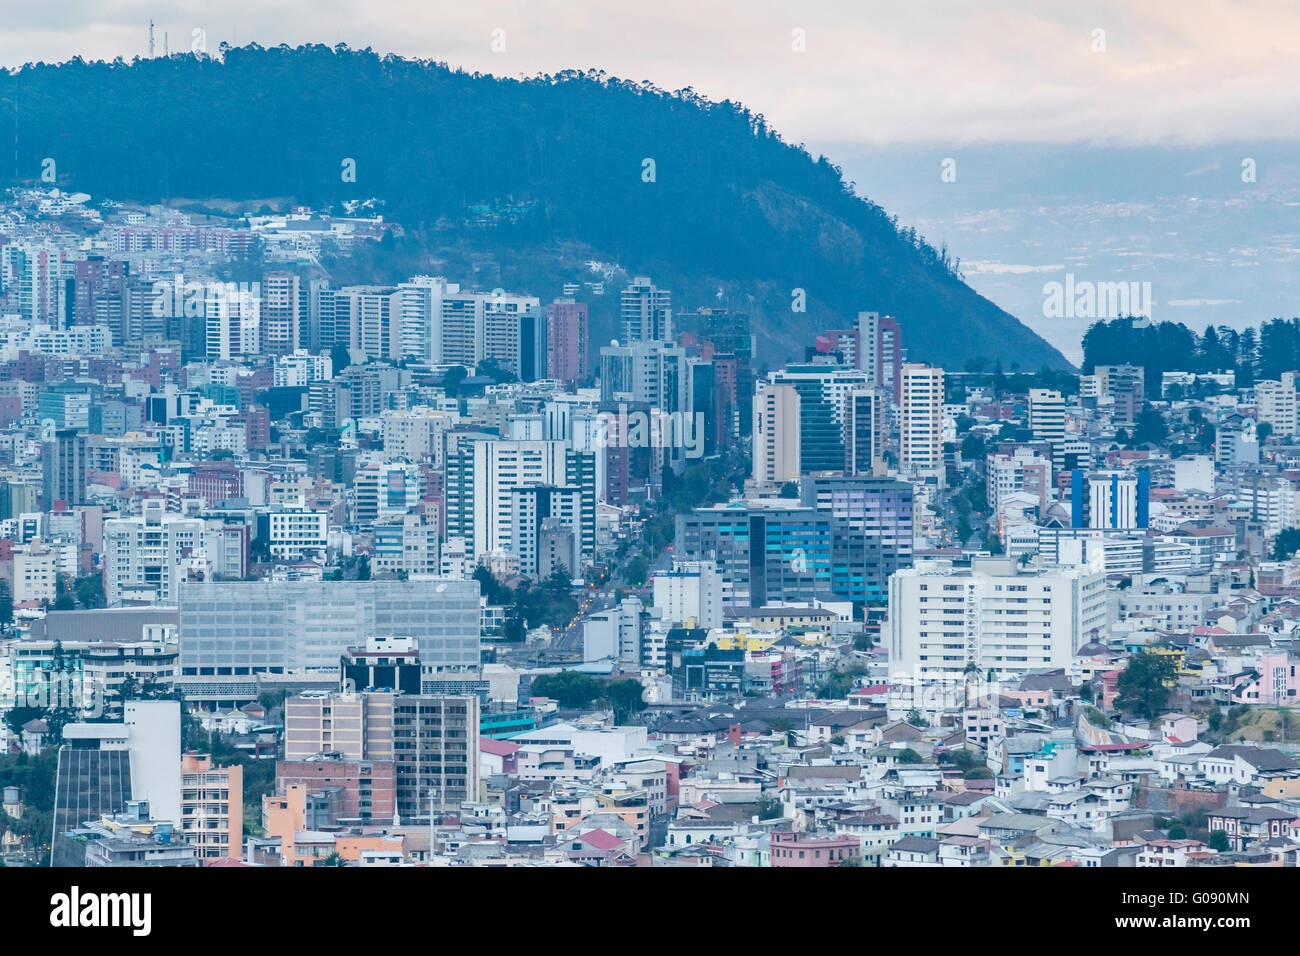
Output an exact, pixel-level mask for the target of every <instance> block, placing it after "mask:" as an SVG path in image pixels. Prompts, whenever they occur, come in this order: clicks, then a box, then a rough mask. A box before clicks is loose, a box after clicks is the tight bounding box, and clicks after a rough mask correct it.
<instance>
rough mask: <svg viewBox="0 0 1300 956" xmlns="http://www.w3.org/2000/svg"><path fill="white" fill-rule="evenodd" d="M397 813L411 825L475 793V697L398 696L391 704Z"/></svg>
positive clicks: (477, 711) (477, 720) (476, 745)
mask: <svg viewBox="0 0 1300 956" xmlns="http://www.w3.org/2000/svg"><path fill="white" fill-rule="evenodd" d="M393 749H394V757H395V761H396V764H397V811H398V813H399V814H400V815H401V819H402V820H403V821H406V822H409V823H415V822H419V821H421V820H424V821H427V820H428V819H429V815H430V813H431V812H432V813H435V814H436V813H438V812H440V811H442V810H446V809H448V808H458V807H460V805H461V804H462V803H465V802H469V801H474V800H477V799H478V796H479V699H478V697H475V696H473V695H463V696H462V695H447V696H443V695H437V694H427V695H412V696H407V695H405V694H403V695H401V696H398V697H397V698H396V699H395V700H394V704H393Z"/></svg>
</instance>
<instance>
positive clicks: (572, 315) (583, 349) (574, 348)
mask: <svg viewBox="0 0 1300 956" xmlns="http://www.w3.org/2000/svg"><path fill="white" fill-rule="evenodd" d="M587 367H588V366H587V303H585V302H574V301H573V300H572V299H557V300H555V301H554V302H552V303H551V304H550V305H548V306H547V307H546V376H547V378H553V379H557V380H559V381H561V382H581V381H584V380H586V378H587Z"/></svg>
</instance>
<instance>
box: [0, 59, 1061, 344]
mask: <svg viewBox="0 0 1300 956" xmlns="http://www.w3.org/2000/svg"><path fill="white" fill-rule="evenodd" d="M8 118H12V124H13V130H14V138H15V159H14V163H13V165H14V168H13V169H12V170H9V173H11V175H12V178H13V180H14V181H16V182H34V181H36V180H37V179H38V178H39V176H40V172H41V169H42V162H43V160H44V159H45V158H46V157H49V158H53V159H54V160H55V162H56V168H57V171H58V182H59V185H61V186H64V187H67V188H73V189H77V190H82V191H85V192H88V193H91V194H92V195H94V196H96V197H107V198H114V199H124V200H128V199H129V200H136V201H150V202H151V201H172V200H176V199H180V198H185V199H190V200H202V199H204V198H205V197H221V198H227V199H235V200H239V199H255V198H259V197H271V196H274V197H292V199H293V200H295V201H297V202H300V203H303V204H306V205H311V206H316V207H328V206H333V205H335V204H337V203H339V202H341V201H344V200H348V199H364V198H370V197H377V198H379V199H382V200H383V201H384V203H385V206H384V210H385V214H386V215H387V216H389V217H390V218H393V219H395V220H397V221H399V222H401V223H403V224H404V225H406V226H408V227H410V228H412V229H413V231H415V232H416V233H418V232H419V230H420V229H421V227H422V225H423V227H427V228H431V227H432V226H433V225H434V224H435V223H438V222H442V223H443V224H444V225H445V224H446V223H447V222H451V223H457V222H460V221H462V220H463V219H464V218H465V217H466V214H467V210H469V209H472V208H474V207H487V208H489V209H491V210H495V211H504V212H505V213H506V215H505V216H504V217H502V220H501V221H502V223H503V224H502V225H500V226H499V228H497V229H496V231H495V232H494V233H493V234H492V235H490V236H488V237H486V239H487V242H486V248H488V249H490V248H491V247H492V245H493V244H494V243H495V244H496V245H497V246H498V247H499V248H500V249H501V250H502V251H503V253H510V254H513V255H518V254H519V252H520V251H521V250H525V249H526V250H528V254H529V256H534V255H545V252H546V250H547V249H548V248H550V247H558V246H560V245H563V246H565V247H566V248H569V249H572V248H573V247H574V245H575V244H577V245H578V246H580V247H581V248H582V249H585V250H590V252H591V255H592V256H593V257H594V258H600V259H602V260H607V261H616V262H619V263H620V264H622V265H623V266H625V267H626V268H627V269H628V270H630V271H634V272H637V273H646V274H650V275H652V276H653V277H654V278H655V281H656V283H657V284H659V285H661V286H664V287H668V288H672V289H674V291H675V292H678V293H679V294H677V295H675V299H674V306H675V307H676V308H677V309H679V310H680V309H688V308H693V307H695V306H697V305H704V304H709V303H707V302H703V301H697V300H696V299H694V298H688V297H687V295H683V294H681V292H679V290H681V291H682V292H686V293H688V294H689V293H694V292H696V291H697V290H702V289H709V290H714V289H716V290H719V291H720V292H721V294H722V298H723V299H724V301H725V302H726V303H727V304H730V305H732V306H733V307H735V308H737V309H746V310H748V311H749V312H750V313H751V314H752V315H753V317H754V331H755V334H756V335H757V336H758V339H759V345H760V356H763V357H765V358H767V359H768V360H770V361H781V360H783V359H786V358H789V357H792V356H795V355H798V354H801V351H802V347H803V346H804V345H806V344H810V342H811V338H812V335H813V334H814V333H815V332H816V331H821V330H823V329H828V328H843V327H845V326H847V325H848V324H849V323H850V322H851V320H852V317H853V316H854V315H856V313H857V312H858V311H862V310H868V309H870V310H876V311H880V312H882V313H889V314H893V315H895V316H897V317H898V318H899V320H900V321H901V323H902V325H903V330H904V344H905V346H906V348H907V350H908V353H909V357H910V358H911V359H912V360H914V361H926V362H932V363H936V364H942V365H944V366H945V367H947V368H950V369H960V368H961V367H962V366H963V364H964V363H965V362H967V361H968V360H971V359H975V358H987V359H1000V360H1001V361H1002V362H1003V363H1004V364H1005V365H1008V366H1010V365H1013V364H1014V365H1018V366H1020V367H1021V368H1026V369H1029V368H1034V369H1036V368H1038V367H1040V366H1043V365H1049V366H1051V367H1053V368H1066V367H1068V364H1067V363H1066V361H1065V359H1064V358H1063V357H1062V356H1061V354H1060V353H1059V352H1058V351H1056V350H1055V349H1054V348H1052V347H1051V346H1049V345H1048V344H1047V343H1046V342H1044V341H1043V340H1042V339H1040V338H1039V337H1038V336H1037V335H1035V334H1034V333H1033V332H1032V331H1030V330H1029V329H1028V328H1026V327H1025V326H1023V325H1021V324H1020V323H1019V322H1018V321H1017V320H1016V319H1015V318H1013V317H1012V316H1010V315H1008V314H1007V313H1005V312H1003V311H1002V310H1001V309H999V308H998V307H997V306H995V305H993V304H992V303H991V302H989V301H988V300H986V299H984V298H982V297H981V296H979V295H977V294H976V293H975V292H974V291H973V290H971V289H970V288H969V287H968V286H966V285H965V283H964V282H962V281H961V279H960V277H959V275H958V274H957V270H956V268H955V266H954V264H953V263H951V262H950V261H949V258H948V256H947V254H946V252H942V251H938V250H935V249H934V248H932V247H931V246H930V245H928V244H927V243H926V242H924V240H922V239H921V238H920V237H918V236H916V234H915V232H914V231H913V230H908V229H903V228H901V227H900V226H899V225H898V223H897V220H896V217H895V218H891V217H890V216H889V215H887V214H886V213H885V211H884V210H882V209H881V208H880V207H879V206H877V205H875V204H874V203H871V202H870V201H867V200H864V199H861V198H859V197H857V196H856V195H855V194H854V191H853V186H852V184H850V183H846V182H845V181H844V179H843V177H842V175H841V173H840V170H839V169H838V168H837V167H836V166H834V165H833V164H832V163H831V162H830V161H829V160H827V159H826V158H824V157H823V158H819V159H814V158H813V157H811V156H810V155H809V154H808V153H807V152H806V151H805V150H803V149H802V148H801V147H797V146H792V145H790V144H787V143H785V142H784V141H783V140H782V139H781V138H780V136H779V135H778V134H777V133H776V132H775V131H774V130H772V128H771V127H770V126H769V125H768V124H767V122H766V121H765V120H764V118H763V117H762V116H761V115H755V114H753V113H750V112H749V111H748V110H746V109H744V108H743V107H742V106H740V105H739V104H736V103H733V102H730V101H724V102H721V103H715V102H711V101H709V100H707V99H704V98H702V97H700V96H697V95H696V94H695V93H694V92H693V91H691V90H689V89H687V90H683V91H678V92H676V93H668V92H665V91H662V90H659V89H656V88H654V87H653V86H651V85H649V84H645V83H643V84H635V83H632V82H629V81H625V80H619V79H614V78H611V77H607V76H606V75H604V74H603V73H595V72H588V73H579V72H576V71H570V72H564V73H560V74H557V75H552V76H540V77H535V78H531V79H525V80H520V79H512V78H495V77H491V76H485V75H479V74H469V73H465V72H461V71H457V70H453V69H450V68H448V67H447V66H445V65H443V64H438V63H433V62H429V61H422V60H408V59H403V58H400V57H396V56H384V57H381V56H378V55H376V54H374V53H372V52H370V51H368V50H366V51H353V50H349V49H348V48H347V47H346V46H343V45H340V46H339V47H336V48H330V47H326V46H323V45H314V46H303V47H298V48H296V49H292V48H289V47H287V46H281V47H276V48H270V49H263V48H261V47H258V46H256V45H250V46H247V47H237V48H225V47H223V50H222V55H221V57H220V58H210V57H206V56H194V55H181V54H176V55H173V56H170V57H165V58H153V59H139V60H136V61H134V62H132V63H126V62H122V61H120V60H119V61H115V62H113V63H104V62H94V63H89V62H84V61H82V60H80V59H74V60H71V61H68V62H66V63H62V64H56V65H49V64H36V65H30V64H29V65H28V66H26V67H23V68H22V69H20V70H16V71H12V72H11V73H8V74H4V73H0V131H3V132H0V136H4V135H5V134H6V132H7V131H5V127H7V126H8V125H9V119H8ZM6 138H7V136H6ZM6 152H7V150H6ZM349 161H350V162H351V163H352V164H354V165H353V166H352V168H354V169H355V181H347V179H348V177H346V176H345V175H343V173H344V172H345V171H346V168H345V164H346V163H348V162H349ZM9 165H10V164H9V163H6V162H4V161H0V171H4V170H5V167H7V166H9ZM443 236H444V240H445V236H446V231H445V230H444V232H443ZM476 242H477V245H478V247H479V248H483V247H484V237H483V236H479V237H477V239H476ZM452 278H464V277H455V276H453V277H452ZM796 290H804V293H805V296H806V313H800V312H796V311H793V310H792V308H791V304H792V302H794V301H796V300H797V299H798V295H797V293H796ZM529 291H532V292H534V294H537V295H541V296H549V295H553V294H555V293H556V292H557V291H558V290H557V289H542V288H537V289H531V290H529Z"/></svg>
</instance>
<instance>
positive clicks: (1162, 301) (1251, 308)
mask: <svg viewBox="0 0 1300 956" xmlns="http://www.w3.org/2000/svg"><path fill="white" fill-rule="evenodd" d="M817 148H818V149H820V150H822V151H824V152H826V153H827V154H829V155H832V156H836V157H838V158H839V159H838V161H839V162H840V163H841V164H842V165H843V167H844V171H845V176H846V177H847V178H848V179H850V180H852V181H855V182H856V184H857V188H858V189H859V190H860V191H863V192H865V193H866V194H867V195H870V196H871V197H872V198H873V199H874V200H876V201H877V202H879V203H881V204H882V205H884V206H885V208H887V209H889V210H891V212H895V213H898V214H899V215H900V216H901V217H902V219H903V220H905V221H907V222H910V223H914V224H915V225H916V226H917V228H918V229H919V230H920V231H922V232H923V233H925V234H926V235H927V236H929V237H930V238H931V239H933V240H934V241H936V242H946V243H947V244H948V247H949V248H950V249H954V250H957V251H958V252H959V253H960V256H961V263H960V268H961V272H962V274H963V275H964V277H965V278H966V280H967V281H968V282H969V283H970V284H971V286H972V287H973V288H975V289H976V290H977V291H978V292H979V293H981V294H982V295H985V296H987V297H988V298H990V299H991V300H993V301H994V302H996V303H997V304H998V305H1000V306H1002V307H1003V308H1005V309H1007V310H1008V311H1009V312H1011V313H1012V314H1013V315H1015V316H1016V317H1017V318H1019V319H1020V320H1021V321H1023V322H1024V323H1025V324H1026V325H1028V326H1029V327H1030V328H1032V329H1034V331H1036V332H1038V333H1039V334H1040V335H1042V336H1043V337H1044V338H1045V339H1047V341H1048V342H1050V343H1051V344H1053V345H1055V346H1056V347H1057V348H1059V349H1060V350H1061V351H1062V352H1064V353H1065V355H1066V357H1067V358H1069V359H1070V360H1071V361H1074V362H1078V361H1079V360H1080V358H1081V357H1082V353H1081V350H1080V341H1081V338H1082V335H1083V333H1084V332H1085V331H1086V329H1087V326H1088V325H1089V324H1090V322H1091V321H1093V320H1092V319H1068V318H1049V317H1047V316H1045V315H1044V314H1043V305H1044V299H1045V296H1044V294H1043V285H1044V283H1047V282H1053V281H1055V282H1063V281H1064V278H1065V275H1066V274H1067V273H1073V274H1074V276H1075V277H1076V279H1078V280H1087V281H1092V282H1121V281H1122V282H1133V281H1137V282H1150V283H1151V289H1152V299H1153V303H1152V318H1154V319H1156V320H1169V321H1174V322H1181V323H1184V324H1186V325H1187V326H1188V327H1190V328H1192V329H1194V330H1195V331H1197V332H1198V333H1199V332H1201V331H1202V330H1203V329H1204V328H1205V326H1207V325H1215V326H1219V325H1227V326H1229V327H1231V328H1235V329H1238V330H1241V329H1244V328H1246V327H1247V326H1254V325H1259V324H1260V323H1261V322H1265V321H1268V320H1269V319H1273V318H1291V317H1293V316H1295V315H1297V314H1300V305H1298V303H1300V268H1297V264H1300V186H1297V183H1300V143H1296V142H1293V141H1281V140H1279V141H1255V142H1226V143H1217V144H1215V145H1212V146H1144V147H1135V146H1130V147H1120V146H1106V145H1087V144H1075V145H1069V146H1036V145H1031V144H1023V143H1022V144H1012V143H1006V144H991V145H980V146H968V147H962V146H956V145H954V144H940V143H934V144H927V145H913V144H896V145H893V146H888V147H868V146H863V145H861V144H852V143H836V144H817ZM945 158H953V159H955V161H956V181H955V182H943V181H941V179H940V164H941V162H942V161H943V159H945ZM1246 159H1250V160H1253V162H1254V169H1253V173H1254V177H1255V181H1254V182H1243V179H1242V173H1243V171H1244V170H1243V166H1242V163H1243V161H1244V160H1246Z"/></svg>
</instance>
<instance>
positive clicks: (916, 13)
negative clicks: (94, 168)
mask: <svg viewBox="0 0 1300 956" xmlns="http://www.w3.org/2000/svg"><path fill="white" fill-rule="evenodd" d="M0 3H3V6H4V24H3V29H0V64H3V65H6V66H17V65H21V64H22V63H25V62H28V61H39V60H44V61H47V62H52V61H57V60H62V59H66V58H68V57H71V56H75V55H78V54H79V55H81V56H83V57H86V58H87V59H99V58H104V59H112V58H114V57H117V56H122V57H124V58H126V59H130V58H131V57H133V56H143V55H144V54H145V53H146V50H147V28H148V27H147V25H148V21H149V18H150V17H151V16H152V17H153V19H154V20H155V21H156V24H157V38H158V40H157V45H158V52H160V53H161V50H162V37H163V32H164V31H166V32H167V34H168V35H169V40H170V46H171V49H172V50H173V51H176V50H178V49H182V50H188V49H189V48H190V42H191V36H192V31H193V30H194V28H196V27H202V28H203V29H204V30H205V31H206V39H207V44H208V49H209V50H213V51H215V50H216V48H217V45H218V44H219V43H221V42H222V41H226V42H229V43H232V44H244V43H248V42H252V41H255V42H257V43H260V44H262V45H263V46H272V45H276V44H279V43H290V44H294V45H296V44H298V43H305V42H323V43H328V44H330V45H333V44H335V43H337V42H340V41H343V42H346V43H348V44H349V45H350V46H353V47H356V48H361V47H366V46H370V47H372V48H374V49H376V50H378V51H380V52H390V51H391V52H395V53H399V54H402V55H405V56H417V57H426V58H431V59H435V60H445V61H447V62H448V63H450V64H452V65H453V66H459V67H462V68H464V69H468V70H479V71H482V72H491V73H498V74H511V75H518V74H521V73H522V74H530V75H531V74H533V73H537V72H555V71H557V70H561V69H568V68H579V69H585V68H588V67H594V68H597V69H602V70H605V71H606V72H608V73H611V74H615V75H618V76H624V77H627V78H630V79H633V80H636V81H641V80H650V81H652V82H653V83H655V84H657V85H658V86H661V87H665V88H668V89H677V88H680V87H684V86H691V87H694V88H695V90H696V91H698V92H700V93H703V94H705V95H707V96H710V97H712V98H714V99H728V98H730V99H735V100H740V101H741V102H743V103H744V104H745V105H747V106H749V107H750V108H751V109H753V110H754V111H755V112H759V113H763V114H764V115H766V117H767V118H768V119H769V121H770V122H771V123H772V124H773V125H775V126H776V128H777V129H779V130H780V131H781V132H782V133H783V135H785V137H786V138H787V139H788V140H790V141H792V142H800V141H804V142H809V143H814V142H817V143H830V142H860V143H872V144H888V143H898V142H908V141H912V142H915V141H923V142H951V143H955V144H962V143H972V142H1054V143H1060V142H1093V143H1110V144H1120V143H1123V144H1138V143H1169V142H1182V143H1195V144H1202V143H1213V142H1218V141H1221V140H1226V139H1233V140H1251V139H1262V138H1265V137H1270V138H1292V137H1300V108H1298V107H1300V3H1296V2H1295V0H1233V2H1227V0H1140V2H1133V0H1122V2H1088V3H1079V2H1058V0H906V2H902V3H900V2H898V0H890V2H877V0H801V2H781V0H643V2H631V0H513V2H509V0H455V2H452V0H278V2H277V0H223V2H221V3H220V4H213V3H212V0H205V2H200V0H152V2H150V0H58V2H37V3H26V2H21V3H20V2H19V0H0ZM213 6H218V7H219V8H220V9H219V10H217V11H213V10H212V9H211V8H212V7H213ZM494 30H503V31H504V43H505V50H504V52H494V51H493V50H492V42H493V31H494ZM796 30H802V31H804V34H803V36H804V37H805V40H804V42H805V45H806V50H805V52H795V50H794V49H793V46H794V45H795V42H796V41H795V39H794V31H796ZM1097 30H1101V31H1104V36H1101V41H1102V42H1103V43H1104V52H1095V51H1094V48H1095V47H1096V46H1098V45H1099V42H1098V36H1099V35H1098V34H1095V32H1094V31H1097ZM498 36H499V35H498Z"/></svg>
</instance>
